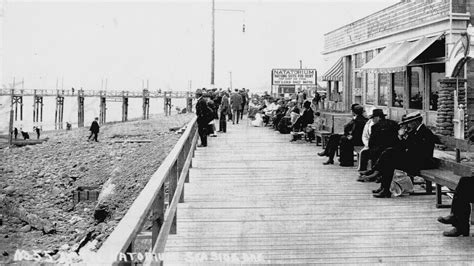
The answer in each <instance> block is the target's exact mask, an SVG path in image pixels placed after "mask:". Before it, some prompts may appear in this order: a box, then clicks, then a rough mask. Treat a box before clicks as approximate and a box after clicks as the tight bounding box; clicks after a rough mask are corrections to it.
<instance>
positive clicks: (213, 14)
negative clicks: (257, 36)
mask: <svg viewBox="0 0 474 266" xmlns="http://www.w3.org/2000/svg"><path fill="white" fill-rule="evenodd" d="M216 10H217V11H226V12H241V13H245V10H242V9H216V7H215V0H212V48H211V49H212V51H211V86H214V85H215V83H214V75H215V74H214V73H215V59H216V57H215V48H216V28H215V27H216V19H215V17H216ZM242 32H243V33H245V20H244V23H243V24H242Z"/></svg>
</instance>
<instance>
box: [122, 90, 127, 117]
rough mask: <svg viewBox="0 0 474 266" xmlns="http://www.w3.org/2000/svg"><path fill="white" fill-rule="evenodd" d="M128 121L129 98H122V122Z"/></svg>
mask: <svg viewBox="0 0 474 266" xmlns="http://www.w3.org/2000/svg"><path fill="white" fill-rule="evenodd" d="M126 121H128V97H125V96H123V98H122V122H126Z"/></svg>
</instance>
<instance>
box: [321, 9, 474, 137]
mask: <svg viewBox="0 0 474 266" xmlns="http://www.w3.org/2000/svg"><path fill="white" fill-rule="evenodd" d="M473 22H474V1H470V0H424V1H421V0H417V1H413V0H412V1H407V0H404V1H400V2H398V3H397V4H394V5H392V6H389V7H387V8H385V9H383V10H381V11H379V12H376V13H374V14H371V15H369V16H367V17H365V18H362V19H360V20H357V21H354V22H353V23H351V24H348V25H345V26H343V27H341V28H338V29H336V30H333V31H331V32H329V33H326V34H325V36H324V40H325V43H324V52H323V55H324V56H325V58H326V59H327V60H328V62H334V63H332V64H331V67H330V68H329V69H328V70H326V72H325V74H324V75H323V76H322V79H323V80H324V81H327V82H328V95H329V97H328V99H329V101H330V102H331V101H339V103H341V102H342V105H343V107H342V109H343V110H345V111H348V110H350V106H351V104H353V103H360V104H363V105H364V106H365V107H366V110H367V112H368V113H369V112H371V110H372V109H374V108H381V109H384V112H385V113H386V114H388V116H389V117H390V118H392V119H394V120H400V119H401V117H402V115H404V114H406V113H409V112H412V111H420V112H421V113H422V115H423V116H424V118H425V121H426V123H427V124H428V125H429V126H433V127H437V126H438V127H439V126H440V125H441V124H442V123H441V122H444V120H449V119H448V118H449V117H451V120H452V118H454V117H455V113H454V112H455V111H457V109H456V108H457V107H458V106H456V108H455V107H454V103H455V102H456V103H459V104H463V105H462V106H461V108H464V110H465V114H466V117H468V120H469V119H471V120H473V121H474V93H473V92H472V89H469V88H474V60H469V57H468V53H469V51H470V50H469V48H470V47H469V45H470V44H471V43H470V39H471V38H470V36H469V31H470V28H469V24H471V23H473ZM473 24H474V23H473ZM471 42H474V37H473V38H472V41H471ZM460 61H461V62H460ZM453 80H455V81H456V82H455V83H453ZM448 83H449V84H448ZM445 84H448V85H445ZM446 86H448V87H449V88H451V89H446V90H448V91H447V92H445V91H444V89H443V88H445V87H446ZM453 87H454V89H452V88H453ZM456 88H457V89H456ZM464 88H468V89H467V90H465V89H464ZM454 90H455V91H456V92H457V95H458V97H457V98H456V101H454V100H453V97H454V96H452V95H454V93H455V92H454ZM448 94H449V95H448ZM447 95H448V96H447ZM458 100H459V102H457V101H458ZM455 109H456V110H455ZM443 112H444V113H443ZM473 121H466V122H467V124H472V123H473ZM451 122H452V121H451ZM443 125H444V123H443ZM445 129H447V130H450V132H448V131H446V135H452V131H453V130H452V125H448V126H446V128H445Z"/></svg>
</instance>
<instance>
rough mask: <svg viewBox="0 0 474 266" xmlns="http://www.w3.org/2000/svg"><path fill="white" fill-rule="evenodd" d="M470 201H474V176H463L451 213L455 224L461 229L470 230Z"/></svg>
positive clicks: (457, 188)
mask: <svg viewBox="0 0 474 266" xmlns="http://www.w3.org/2000/svg"><path fill="white" fill-rule="evenodd" d="M470 203H474V177H472V176H467V177H461V180H459V183H458V185H457V186H456V191H455V193H454V198H453V202H452V204H451V214H452V215H453V216H454V222H453V226H454V227H456V228H457V229H458V230H460V231H467V232H469V217H470V215H471V204H470Z"/></svg>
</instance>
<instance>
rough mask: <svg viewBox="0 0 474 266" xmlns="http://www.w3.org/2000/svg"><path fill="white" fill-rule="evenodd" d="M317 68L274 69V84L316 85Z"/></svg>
mask: <svg viewBox="0 0 474 266" xmlns="http://www.w3.org/2000/svg"><path fill="white" fill-rule="evenodd" d="M316 77H317V73H316V69H272V85H316Z"/></svg>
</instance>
